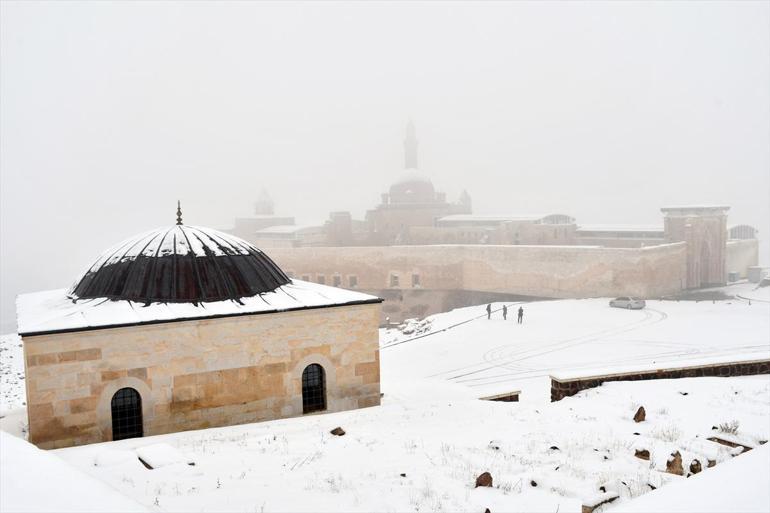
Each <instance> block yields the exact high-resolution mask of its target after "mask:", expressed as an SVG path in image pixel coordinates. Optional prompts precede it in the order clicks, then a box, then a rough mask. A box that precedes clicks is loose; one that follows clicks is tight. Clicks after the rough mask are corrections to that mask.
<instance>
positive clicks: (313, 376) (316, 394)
mask: <svg viewBox="0 0 770 513" xmlns="http://www.w3.org/2000/svg"><path fill="white" fill-rule="evenodd" d="M325 409H326V376H325V373H324V368H323V367H321V366H320V365H318V364H317V363H312V364H310V365H308V366H307V367H305V370H304V371H302V413H312V412H314V411H323V410H325Z"/></svg>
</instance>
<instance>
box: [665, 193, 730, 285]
mask: <svg viewBox="0 0 770 513" xmlns="http://www.w3.org/2000/svg"><path fill="white" fill-rule="evenodd" d="M728 210H730V207H727V206H687V207H666V208H662V209H661V211H662V212H663V214H664V218H663V221H664V222H665V227H664V230H665V238H666V241H667V242H677V241H685V242H686V243H687V264H686V266H687V281H686V284H685V287H686V288H688V289H694V288H699V287H706V286H709V285H724V283H725V282H726V279H727V272H726V270H725V265H726V260H727V238H728V232H727V211H728Z"/></svg>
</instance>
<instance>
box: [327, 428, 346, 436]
mask: <svg viewBox="0 0 770 513" xmlns="http://www.w3.org/2000/svg"><path fill="white" fill-rule="evenodd" d="M329 432H330V433H331V434H333V435H334V436H345V430H344V429H342V428H341V427H339V426H337V427H336V428H334V429H332V430H331V431H329Z"/></svg>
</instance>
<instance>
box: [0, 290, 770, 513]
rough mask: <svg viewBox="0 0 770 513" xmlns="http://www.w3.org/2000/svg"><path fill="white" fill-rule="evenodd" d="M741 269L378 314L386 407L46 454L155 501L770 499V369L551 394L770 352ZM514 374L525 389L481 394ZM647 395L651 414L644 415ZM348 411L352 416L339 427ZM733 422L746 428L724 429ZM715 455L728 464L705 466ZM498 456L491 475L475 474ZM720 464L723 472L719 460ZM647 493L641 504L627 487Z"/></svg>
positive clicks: (504, 386)
mask: <svg viewBox="0 0 770 513" xmlns="http://www.w3.org/2000/svg"><path fill="white" fill-rule="evenodd" d="M734 287H735V288H736V292H732V293H740V295H741V296H742V297H744V298H749V297H751V298H752V301H751V304H749V300H748V299H734V300H729V301H717V302H714V303H712V302H710V301H708V302H699V303H695V302H692V301H681V302H673V301H665V302H659V301H650V302H648V308H647V309H646V310H642V311H627V310H618V309H611V308H609V307H608V306H607V300H598V299H596V300H595V299H590V300H564V301H547V302H538V303H528V304H524V305H523V307H524V310H525V315H524V323H523V324H522V325H518V324H517V323H516V321H515V310H516V309H517V308H518V306H519V305H515V306H509V316H508V320H507V321H503V320H502V317H501V313H500V312H499V311H498V312H495V313H494V314H493V319H492V320H487V319H486V312H485V310H484V308H485V305H482V306H477V307H471V308H464V309H459V310H455V311H452V312H448V313H445V314H439V315H436V316H432V317H431V318H429V319H428V320H426V321H423V322H415V323H411V325H410V326H409V327H408V328H407V329H406V330H405V332H404V331H399V330H393V329H391V330H382V331H381V337H380V338H381V340H380V344H381V348H382V351H381V367H382V390H383V392H384V397H383V404H382V406H380V407H375V408H368V409H363V410H356V411H350V412H341V413H335V414H326V415H314V416H308V417H303V418H296V419H284V420H278V421H273V422H264V423H259V424H250V425H243V426H235V427H227V428H216V429H209V430H202V431H192V432H185V433H175V434H170V435H163V436H156V437H147V438H142V439H133V440H123V441H119V442H110V443H105V444H96V445H91V446H84V447H77V448H71V449H63V450H58V451H52V452H49V453H48V454H50V455H52V456H53V455H55V456H56V457H58V458H61V459H62V460H64V462H66V463H69V464H71V465H72V466H73V467H75V468H76V469H78V470H79V471H80V472H82V473H83V474H86V475H87V476H89V477H87V478H83V479H86V480H88V482H90V480H92V479H95V480H98V481H101V482H103V483H106V484H107V485H109V486H111V487H112V488H114V489H116V490H117V491H119V492H120V493H121V494H122V495H124V496H126V497H127V498H128V500H131V501H135V502H136V503H138V504H141V505H142V506H143V507H145V508H147V509H149V510H159V511H183V510H184V511H338V510H342V511H426V510H430V511H483V510H484V509H485V508H490V510H492V511H512V510H522V511H559V512H572V511H574V512H578V511H581V505H582V504H589V503H592V502H596V501H598V500H600V499H601V498H602V497H603V496H604V495H603V494H605V493H608V494H618V495H619V498H618V499H617V500H616V501H614V502H613V503H612V504H608V505H605V506H603V508H604V511H612V510H614V509H618V510H621V509H629V510H634V511H641V510H647V511H667V510H669V509H671V508H670V503H671V501H679V502H681V501H686V500H689V499H690V498H691V497H689V495H690V494H692V498H693V499H694V498H695V497H696V495H697V498H698V499H699V502H697V503H695V502H693V503H692V504H693V505H695V504H698V507H697V508H695V509H697V510H698V511H719V510H721V509H724V506H725V504H728V505H729V503H726V502H721V503H720V502H719V501H716V500H715V501H711V502H709V501H708V499H707V497H708V494H709V492H710V493H711V494H712V495H713V494H714V493H718V494H722V495H724V494H729V493H730V492H731V490H725V489H724V488H717V487H716V486H714V484H713V480H714V479H718V480H719V481H720V482H725V483H738V482H740V484H741V486H742V488H740V490H741V493H742V496H743V498H744V499H746V497H745V496H746V494H748V497H749V498H748V499H746V500H743V501H742V502H740V503H735V504H736V507H735V508H733V509H734V510H736V511H738V510H740V511H747V510H753V511H768V509H770V496H768V493H767V489H768V487H770V482H768V474H767V472H765V473H764V474H763V473H762V472H759V471H757V467H770V444H767V445H761V443H762V442H764V441H766V440H767V439H768V438H769V437H770V376H767V375H765V376H750V377H742V378H691V379H679V380H658V381H647V382H614V383H608V384H605V385H603V386H601V387H599V388H596V389H592V390H586V391H583V392H581V393H580V394H578V395H577V396H575V397H571V398H567V399H564V400H562V401H560V402H557V403H550V402H549V380H548V374H549V373H551V372H567V371H570V372H579V371H581V370H585V371H586V372H591V373H595V372H596V371H597V370H598V371H606V372H612V371H613V370H617V369H619V368H636V367H644V366H648V365H651V364H654V365H660V366H677V365H681V364H691V363H704V362H712V363H713V362H715V361H729V360H734V359H756V358H760V357H765V358H767V357H770V336H769V335H770V303H767V302H764V301H763V300H762V299H763V297H764V296H762V294H764V290H762V289H760V290H755V289H753V288H751V287H749V286H748V285H747V284H743V285H742V286H740V285H738V286H734ZM751 294H754V295H753V296H752V295H751ZM493 306H494V308H495V309H497V308H499V307H501V306H502V304H497V305H493ZM0 349H3V351H0V357H1V358H2V362H1V363H2V371H3V376H2V382H1V383H2V385H3V390H2V401H3V402H2V407H0V409H3V410H8V409H12V408H17V409H15V410H13V411H11V412H10V413H8V412H6V414H5V416H6V418H5V419H2V420H0V426H2V428H3V429H6V430H9V431H14V432H16V433H17V434H20V435H21V434H22V432H21V430H20V429H18V428H19V424H20V423H21V422H22V420H20V418H19V415H20V414H22V415H23V411H24V410H23V409H21V410H19V409H18V408H19V407H23V404H22V403H23V401H24V393H23V380H22V379H20V378H22V377H23V376H20V375H19V369H21V373H22V374H23V365H21V349H20V347H18V339H17V338H14V337H3V338H2V339H0ZM11 356H12V357H13V358H10V357H11ZM14 365H17V367H13V366H14ZM513 390H521V391H522V396H521V401H522V402H520V403H500V402H490V401H482V400H479V399H478V398H479V397H484V396H488V395H492V394H497V393H503V392H510V391H513ZM642 405H643V406H644V407H645V409H646V411H647V419H646V420H645V421H644V422H641V423H635V422H634V421H633V420H632V417H633V415H634V413H635V411H636V409H637V408H638V407H639V406H642ZM336 426H342V427H343V428H344V429H345V431H346V432H347V434H346V435H345V436H342V437H336V436H333V435H331V434H330V433H329V431H330V430H331V429H332V428H334V427H336ZM720 426H721V427H720ZM731 426H732V427H735V428H736V431H737V432H736V433H729V434H727V433H722V432H721V430H723V429H728V430H731V429H732V427H731ZM714 434H719V436H722V437H726V438H730V437H733V439H736V440H738V441H740V442H742V443H744V444H746V445H749V446H755V447H757V448H756V449H755V450H753V451H751V452H749V453H748V454H747V455H740V456H737V457H735V454H737V452H738V451H736V450H733V449H730V448H728V447H726V446H723V445H719V444H716V443H714V442H711V441H707V440H706V439H707V438H708V437H711V436H714ZM636 449H640V450H641V449H645V450H648V451H649V452H650V454H651V459H650V461H645V460H642V459H639V458H637V457H635V456H634V453H635V450H636ZM673 451H679V452H680V453H681V455H682V459H683V464H684V467H685V470H686V469H688V468H689V465H690V462H691V461H692V460H693V459H698V460H699V461H700V462H701V464H702V466H703V467H704V471H703V472H702V473H701V474H698V475H696V476H693V477H691V478H685V477H680V476H675V475H672V474H668V473H665V472H664V470H665V468H666V460H667V459H668V457H669V455H670V454H671V453H672V452H673ZM140 457H141V458H142V460H143V461H144V462H146V463H149V464H150V466H152V467H154V468H153V469H152V470H150V469H147V468H146V466H145V465H143V464H142V463H141V462H140V460H139V458H140ZM709 460H712V461H714V462H716V463H717V465H716V467H714V468H705V467H706V464H707V462H708V461H709ZM190 463H194V465H190ZM4 465H5V463H4ZM485 471H488V472H490V473H491V475H492V477H493V485H494V486H493V487H492V488H474V482H475V479H476V477H477V476H478V475H479V474H481V473H482V472H485ZM717 471H719V473H720V474H721V475H723V476H725V477H720V478H716V477H709V476H710V473H714V476H716V475H717V474H716V472H717ZM740 476H743V478H741V477H740ZM691 483H693V486H690V484H691ZM695 483H706V484H698V485H696V484H695ZM709 483H712V484H709ZM751 483H755V485H754V486H751ZM757 483H758V484H759V485H762V483H765V486H764V487H762V486H757V485H756V484H757ZM734 486H735V487H738V484H735V485H734ZM653 487H655V488H658V490H656V491H655V492H652V493H650V490H652V488H653ZM639 495H645V497H644V498H643V499H639V501H640V502H639V504H643V506H635V504H636V503H637V501H635V500H630V499H632V498H634V497H636V496H639ZM642 500H644V501H645V502H643V503H642V502H641V501H642ZM702 503H706V505H705V506H704V505H703V504H702ZM709 503H710V504H712V505H713V506H714V507H712V508H709V507H706V506H708V504H709ZM720 504H721V506H720V507H721V509H720V507H717V505H720ZM640 507H641V509H639V508H640ZM634 508H636V509H634ZM686 509H687V508H685V510H686ZM695 509H693V510H695Z"/></svg>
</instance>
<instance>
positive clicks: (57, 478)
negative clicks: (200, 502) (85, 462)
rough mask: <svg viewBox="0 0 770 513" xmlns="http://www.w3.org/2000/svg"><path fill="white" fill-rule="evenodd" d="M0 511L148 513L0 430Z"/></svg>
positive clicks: (115, 491)
mask: <svg viewBox="0 0 770 513" xmlns="http://www.w3.org/2000/svg"><path fill="white" fill-rule="evenodd" d="M0 490H2V493H0V511H4V512H5V511H9V512H10V511H13V512H22V511H29V512H36V513H40V512H46V511H62V512H63V511H72V512H86V511H95V512H105V513H107V512H121V511H148V508H145V507H143V506H141V505H140V504H138V503H136V502H134V501H133V500H131V499H130V498H128V497H126V496H125V495H123V494H121V493H120V492H118V491H117V490H116V489H114V488H113V487H112V486H110V485H108V484H105V483H102V482H100V480H99V479H95V478H93V477H89V476H88V475H86V474H85V473H83V472H81V471H79V470H77V469H75V468H73V467H72V466H70V465H68V464H67V463H65V462H64V461H62V460H61V459H60V458H59V457H58V456H57V455H56V454H53V453H51V452H49V451H41V450H40V449H38V448H37V447H35V446H34V445H32V444H30V443H27V442H25V441H24V440H20V439H18V438H15V437H13V436H11V435H9V434H8V433H5V432H4V431H0Z"/></svg>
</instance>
